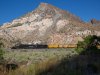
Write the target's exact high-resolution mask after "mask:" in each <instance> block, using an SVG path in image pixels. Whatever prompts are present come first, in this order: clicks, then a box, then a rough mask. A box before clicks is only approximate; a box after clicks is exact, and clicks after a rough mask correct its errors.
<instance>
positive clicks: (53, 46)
mask: <svg viewBox="0 0 100 75" xmlns="http://www.w3.org/2000/svg"><path fill="white" fill-rule="evenodd" d="M58 47H59V45H57V44H49V45H48V48H58Z"/></svg>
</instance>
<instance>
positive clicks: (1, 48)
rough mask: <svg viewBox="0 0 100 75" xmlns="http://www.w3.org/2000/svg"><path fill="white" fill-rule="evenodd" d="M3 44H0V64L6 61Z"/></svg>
mask: <svg viewBox="0 0 100 75" xmlns="http://www.w3.org/2000/svg"><path fill="white" fill-rule="evenodd" d="M3 46H4V45H3V43H2V42H0V62H1V61H2V60H3V59H4V58H3V55H4V50H3Z"/></svg>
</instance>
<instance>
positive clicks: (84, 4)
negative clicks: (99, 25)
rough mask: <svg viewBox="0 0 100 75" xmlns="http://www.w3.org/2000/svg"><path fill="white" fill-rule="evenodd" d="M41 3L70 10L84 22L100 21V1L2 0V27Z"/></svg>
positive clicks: (0, 3)
mask: <svg viewBox="0 0 100 75" xmlns="http://www.w3.org/2000/svg"><path fill="white" fill-rule="evenodd" d="M41 2H45V3H49V4H52V5H54V6H56V7H58V8H61V9H63V10H68V11H69V12H71V13H73V14H75V15H76V16H78V17H80V18H81V19H82V20H84V21H89V20H90V19H92V18H95V19H97V20H100V0H0V25H2V24H3V23H5V22H10V21H12V20H13V19H16V18H19V17H20V16H22V15H24V14H26V13H28V12H31V11H32V10H34V9H35V8H36V7H37V6H38V5H39V4H40V3H41Z"/></svg>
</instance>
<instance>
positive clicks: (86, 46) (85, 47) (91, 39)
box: [75, 35, 98, 53]
mask: <svg viewBox="0 0 100 75" xmlns="http://www.w3.org/2000/svg"><path fill="white" fill-rule="evenodd" d="M97 42H98V37H97V36H95V35H93V36H91V35H89V36H87V37H85V38H84V41H79V42H78V44H77V48H76V49H75V50H76V51H77V52H78V53H81V52H82V51H89V50H91V51H92V50H97V47H96V45H97Z"/></svg>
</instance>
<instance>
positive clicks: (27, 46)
mask: <svg viewBox="0 0 100 75" xmlns="http://www.w3.org/2000/svg"><path fill="white" fill-rule="evenodd" d="M76 47H77V45H76V44H66V45H58V44H49V45H43V44H20V45H17V46H14V47H12V48H11V49H45V48H76ZM97 47H98V48H100V45H97Z"/></svg>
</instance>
